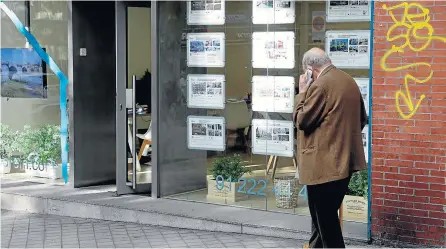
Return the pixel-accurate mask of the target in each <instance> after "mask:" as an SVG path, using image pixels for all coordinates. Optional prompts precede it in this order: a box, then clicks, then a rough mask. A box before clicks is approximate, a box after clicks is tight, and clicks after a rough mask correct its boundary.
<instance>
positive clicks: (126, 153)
mask: <svg viewBox="0 0 446 249" xmlns="http://www.w3.org/2000/svg"><path fill="white" fill-rule="evenodd" d="M150 21H151V9H150V2H125V1H117V2H116V60H117V61H116V100H117V101H116V103H117V113H116V133H117V135H116V150H117V151H116V153H117V158H116V171H117V173H116V187H117V193H118V195H121V194H130V193H145V194H150V191H151V185H152V165H151V149H152V131H151V127H152V125H151V123H152V119H151V109H152V108H151V23H150Z"/></svg>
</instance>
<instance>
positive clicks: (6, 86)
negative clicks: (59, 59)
mask: <svg viewBox="0 0 446 249" xmlns="http://www.w3.org/2000/svg"><path fill="white" fill-rule="evenodd" d="M0 58H1V71H0V72H1V74H0V80H1V96H2V97H7V98H46V97H47V96H46V65H45V62H44V61H42V59H41V58H40V56H39V55H38V54H37V52H36V51H35V50H34V49H28V48H2V49H0Z"/></svg>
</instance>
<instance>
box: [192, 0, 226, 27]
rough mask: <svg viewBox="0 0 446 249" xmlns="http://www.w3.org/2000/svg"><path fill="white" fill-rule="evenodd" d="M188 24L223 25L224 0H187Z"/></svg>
mask: <svg viewBox="0 0 446 249" xmlns="http://www.w3.org/2000/svg"><path fill="white" fill-rule="evenodd" d="M187 24H188V25H223V24H225V1H224V0H202V1H187Z"/></svg>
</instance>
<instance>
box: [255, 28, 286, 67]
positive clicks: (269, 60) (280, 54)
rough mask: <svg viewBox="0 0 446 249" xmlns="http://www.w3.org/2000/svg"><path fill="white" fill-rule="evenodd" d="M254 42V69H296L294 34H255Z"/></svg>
mask: <svg viewBox="0 0 446 249" xmlns="http://www.w3.org/2000/svg"><path fill="white" fill-rule="evenodd" d="M252 40H253V44H252V57H253V62H252V67H253V68H282V69H293V68H294V64H295V60H294V32H292V31H284V32H254V33H253V34H252Z"/></svg>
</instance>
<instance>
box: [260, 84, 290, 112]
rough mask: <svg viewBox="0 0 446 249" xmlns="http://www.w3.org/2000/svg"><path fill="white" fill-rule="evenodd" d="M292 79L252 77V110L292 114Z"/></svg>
mask: <svg viewBox="0 0 446 249" xmlns="http://www.w3.org/2000/svg"><path fill="white" fill-rule="evenodd" d="M293 107H294V77H289V76H253V77H252V110H253V111H256V112H280V113H293Z"/></svg>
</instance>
